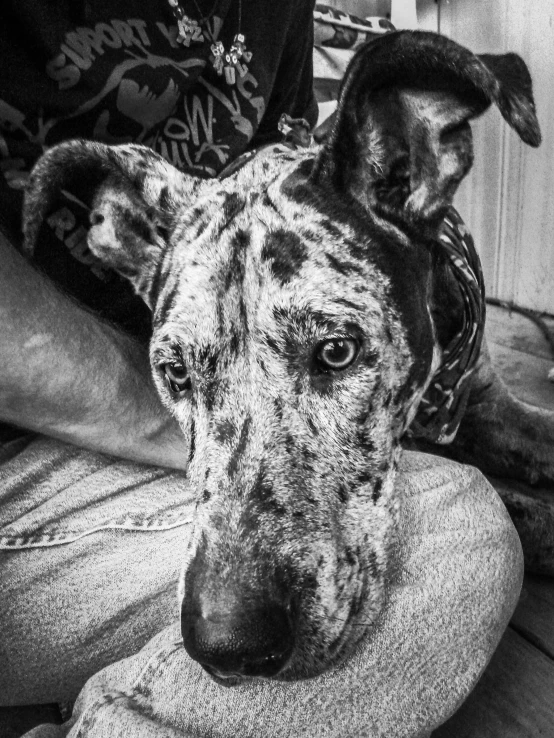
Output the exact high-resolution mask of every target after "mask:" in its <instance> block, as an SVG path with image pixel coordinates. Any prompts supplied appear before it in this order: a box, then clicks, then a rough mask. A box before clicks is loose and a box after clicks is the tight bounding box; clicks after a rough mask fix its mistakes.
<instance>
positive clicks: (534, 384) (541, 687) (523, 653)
mask: <svg viewBox="0 0 554 738" xmlns="http://www.w3.org/2000/svg"><path fill="white" fill-rule="evenodd" d="M487 312H488V317H487V337H488V341H489V348H490V350H491V355H492V357H493V361H494V363H495V364H496V366H497V368H498V369H499V371H500V374H501V375H502V376H503V378H504V380H505V381H506V383H507V384H508V385H509V386H510V388H511V389H512V391H513V392H514V393H515V394H517V395H518V396H519V397H520V398H521V399H523V400H526V401H527V402H530V403H532V404H535V405H540V406H542V407H550V408H552V409H554V383H552V382H549V381H548V379H547V374H548V371H549V369H552V367H554V361H553V360H552V358H551V356H550V352H549V348H548V345H547V344H546V341H545V340H544V338H543V337H542V335H541V333H540V331H539V329H538V328H537V327H536V326H535V325H534V324H533V323H532V322H531V321H529V319H528V318H525V317H523V316H521V315H517V314H515V313H509V312H508V311H507V310H504V309H502V308H497V307H488V308H487ZM549 326H550V328H551V329H552V330H554V320H553V321H550V322H549ZM553 453H554V450H553ZM543 736H544V738H554V579H549V578H547V577H538V576H531V575H526V576H525V581H524V586H523V591H522V593H521V598H520V601H519V605H518V607H517V609H516V611H515V613H514V615H513V617H512V620H511V623H510V626H509V628H508V630H507V631H506V633H505V635H504V637H503V639H502V641H501V643H500V646H499V648H498V650H497V651H496V653H495V655H494V656H493V658H492V661H491V663H490V664H489V666H488V668H487V669H486V671H485V673H484V674H483V676H482V677H481V680H480V681H479V683H478V684H477V686H476V688H475V689H474V691H473V692H472V694H471V695H470V696H469V698H468V700H467V701H466V702H465V703H464V705H462V707H461V708H460V710H459V711H458V712H457V713H456V714H455V715H454V716H453V717H452V718H451V719H450V720H449V721H448V722H447V723H445V724H444V725H443V726H442V727H441V728H440V729H439V730H436V731H435V732H434V733H433V738H542V737H543Z"/></svg>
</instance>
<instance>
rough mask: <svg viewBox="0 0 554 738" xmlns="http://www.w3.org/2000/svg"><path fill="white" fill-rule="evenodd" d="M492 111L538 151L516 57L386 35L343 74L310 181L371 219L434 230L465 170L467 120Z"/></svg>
mask: <svg viewBox="0 0 554 738" xmlns="http://www.w3.org/2000/svg"><path fill="white" fill-rule="evenodd" d="M492 102H494V103H496V105H497V106H498V108H499V109H500V112H501V114H502V116H503V117H504V119H505V120H506V121H507V122H508V123H509V125H510V126H511V127H512V128H514V129H515V130H516V131H517V133H518V134H519V136H520V138H521V139H522V140H523V141H524V142H525V143H527V144H529V145H531V146H538V145H539V143H540V129H539V124H538V121H537V118H536V114H535V105H534V101H533V96H532V88H531V78H530V76H529V72H528V71H527V67H526V66H525V63H524V62H523V61H522V60H521V59H520V57H518V56H517V55H515V54H506V55H502V56H492V55H484V56H480V57H478V56H475V55H474V54H472V53H471V52H470V51H468V50H467V49H465V48H463V47H462V46H459V45H458V44H456V43H455V42H453V41H451V40H450V39H447V38H446V37H444V36H439V35H437V34H434V33H427V32H423V31H402V32H398V33H391V34H387V35H384V36H382V37H380V38H378V39H377V40H375V41H372V42H370V43H368V44H367V45H366V46H364V47H362V48H361V49H360V50H359V51H358V53H357V54H356V56H355V57H354V58H353V60H352V62H351V64H350V66H349V68H348V69H347V71H346V74H345V78H344V80H343V84H342V87H341V93H340V97H339V104H338V108H337V114H336V118H335V122H334V124H333V128H332V130H331V132H330V134H329V137H328V139H327V142H326V144H325V146H324V147H323V149H322V151H321V153H320V155H319V158H318V160H317V161H316V165H315V167H314V170H313V173H312V178H313V179H314V180H315V181H320V182H321V181H322V180H324V181H329V180H330V181H331V183H332V185H333V187H334V188H338V189H339V190H341V191H343V192H349V193H350V194H351V195H352V196H353V197H354V198H355V200H357V201H358V202H359V203H360V204H361V205H362V206H364V207H365V208H366V209H369V210H370V211H372V212H373V213H375V214H376V215H381V216H384V217H388V218H392V219H401V220H402V221H405V222H410V223H413V224H421V223H432V224H433V223H435V222H437V221H438V220H439V219H440V218H441V216H442V214H443V212H444V210H445V209H446V208H447V207H448V206H449V205H450V204H451V202H452V198H453V197H454V193H455V192H456V189H457V187H458V185H459V183H460V181H461V180H462V179H463V177H464V176H465V175H466V174H467V172H468V171H469V169H470V167H471V164H472V161H473V147H472V135H471V129H470V126H469V120H471V119H472V118H475V117H476V116H478V115H480V114H481V113H482V112H484V111H485V110H486V109H487V108H488V107H489V105H490V104H491V103H492Z"/></svg>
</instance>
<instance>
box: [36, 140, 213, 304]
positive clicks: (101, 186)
mask: <svg viewBox="0 0 554 738" xmlns="http://www.w3.org/2000/svg"><path fill="white" fill-rule="evenodd" d="M201 183H202V180H201V179H198V178H196V177H192V176H189V175H185V174H183V173H182V172H180V171H179V170H177V169H176V168H175V167H173V166H172V165H171V164H169V163H168V162H167V161H165V159H163V158H162V157H161V156H159V155H158V154H156V153H155V152H153V151H152V150H151V149H149V148H147V147H146V146H136V145H131V144H129V145H121V146H107V145H105V144H99V143H94V142H92V141H84V140H74V141H68V142H66V143H63V144H59V145H58V146H53V147H52V148H51V149H49V150H48V151H47V152H46V153H45V154H44V155H43V156H42V157H41V158H40V159H39V160H38V162H37V164H36V166H35V168H34V169H33V171H32V172H31V176H30V178H29V183H28V185H27V189H26V192H25V202H24V207H23V234H24V245H23V247H24V250H25V251H27V252H28V253H32V250H33V248H34V245H35V242H36V240H37V238H38V235H39V231H40V228H41V226H42V222H43V220H44V218H45V217H47V216H48V213H49V212H51V210H52V208H53V206H54V205H55V204H56V202H57V200H58V198H59V197H60V193H62V192H67V193H70V195H71V197H73V198H76V199H77V200H78V201H79V202H81V203H82V204H84V205H85V206H86V207H88V208H89V209H90V230H89V232H88V240H87V242H88V246H89V248H90V250H91V251H92V252H93V253H94V254H95V255H96V256H97V257H98V258H99V259H100V260H101V261H102V263H103V264H105V265H106V266H108V267H110V268H111V269H113V270H115V271H116V272H118V273H119V274H121V275H122V276H123V277H125V278H126V279H128V280H129V281H130V282H131V283H132V285H133V287H134V288H135V291H136V292H137V294H138V295H140V296H141V297H142V298H143V300H144V301H145V302H146V304H147V305H148V306H149V307H152V304H153V301H154V300H155V295H153V294H152V286H153V285H154V284H155V283H156V280H155V279H154V275H155V272H156V269H157V266H158V263H159V262H160V260H161V257H162V254H163V253H164V251H165V249H166V247H167V242H168V238H169V234H170V232H171V230H172V228H173V224H174V220H175V215H176V213H177V212H178V211H179V209H180V208H182V207H183V205H185V204H187V203H190V202H191V200H192V199H194V196H195V193H196V191H197V190H198V188H199V187H200V186H201Z"/></svg>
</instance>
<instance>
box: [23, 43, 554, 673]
mask: <svg viewBox="0 0 554 738" xmlns="http://www.w3.org/2000/svg"><path fill="white" fill-rule="evenodd" d="M491 102H494V103H495V104H497V105H498V107H499V108H500V110H501V113H502V115H503V116H504V118H505V119H506V121H507V122H508V124H509V125H510V126H511V127H512V128H514V129H515V131H516V132H517V133H518V134H519V136H520V137H521V138H522V139H523V140H524V141H525V142H527V143H529V144H531V145H538V143H539V141H540V134H539V129H538V124H537V120H536V117H535V110H534V103H533V98H532V94H531V82H530V78H529V74H528V72H527V69H526V67H525V65H524V63H523V62H522V60H521V59H519V57H516V56H515V55H505V56H503V57H492V56H486V57H477V56H474V55H473V54H472V53H471V52H469V51H467V50H466V49H463V48H461V47H459V46H458V45H456V44H454V43H453V42H452V41H449V40H447V39H445V38H442V37H439V36H436V35H434V34H429V33H421V32H419V33H418V32H402V33H397V34H391V35H389V36H384V37H383V38H381V39H379V40H378V41H375V42H372V43H371V44H369V45H367V46H366V47H364V48H362V49H361V50H360V51H359V52H358V53H357V55H356V57H355V58H354V60H353V62H352V64H351V66H350V68H349V70H348V72H347V74H346V77H345V80H344V83H343V87H342V92H341V98H340V103H339V108H338V114H337V117H336V119H335V123H334V127H333V128H332V130H331V132H330V134H329V136H328V137H327V139H326V141H325V142H324V144H323V145H322V146H320V147H313V148H309V149H305V150H298V151H292V150H291V151H289V152H280V153H274V152H272V151H271V150H267V151H265V152H262V153H260V154H259V155H258V156H257V157H255V158H254V159H253V160H251V161H250V162H249V163H248V164H246V165H245V166H244V167H243V168H242V169H240V170H238V172H236V173H235V174H234V175H232V176H230V177H229V178H228V179H225V180H223V181H218V180H210V181H205V180H200V179H196V178H194V177H191V176H188V175H186V174H183V173H181V172H179V171H177V170H176V169H174V168H173V167H172V166H170V165H169V164H168V163H166V162H165V161H164V160H163V159H161V158H160V157H158V156H157V155H156V154H154V153H153V152H152V151H150V150H149V149H147V148H145V147H142V146H133V145H125V146H118V147H109V146H105V145H102V144H98V143H91V142H86V141H74V142H69V143H66V144H62V145H60V146H57V147H54V148H53V149H51V150H50V151H48V152H47V153H46V154H45V155H44V157H43V158H42V159H41V160H40V161H39V163H38V164H37V166H36V169H35V171H34V173H33V175H32V178H31V182H30V186H29V189H28V193H27V201H26V209H25V219H24V222H25V234H26V248H27V250H28V252H29V253H32V249H33V243H34V240H35V238H36V234H37V232H38V229H39V227H40V224H41V222H42V220H43V219H44V217H45V216H46V215H47V213H48V209H49V207H50V204H51V202H52V201H53V198H54V197H55V195H56V191H57V190H59V188H61V187H65V186H67V185H68V183H71V181H75V180H76V179H79V178H80V177H83V175H86V177H87V179H88V181H89V182H93V183H94V187H93V190H94V193H93V196H92V199H91V202H90V207H91V211H92V215H91V228H90V232H89V247H90V249H91V250H92V251H93V252H94V254H96V255H97V256H98V257H99V258H100V259H101V260H102V261H103V262H104V264H106V265H107V266H108V267H110V268H112V269H114V270H115V271H117V272H119V273H120V274H121V275H123V276H124V277H126V278H127V279H129V280H130V281H131V283H132V284H133V286H134V288H135V290H136V292H137V294H138V295H140V296H141V297H142V298H143V300H144V301H145V302H146V304H147V305H148V306H149V308H150V309H151V311H152V337H151V342H150V358H151V364H152V374H153V378H154V381H155V383H156V386H157V388H158V391H159V394H160V397H161V399H162V401H163V403H164V404H165V405H166V407H167V408H168V410H169V412H171V413H173V415H174V416H175V417H176V418H177V420H178V421H179V423H180V425H181V427H182V429H183V434H184V438H185V439H186V445H187V451H186V452H187V454H188V456H189V466H188V473H187V477H186V484H188V485H191V486H192V487H193V488H194V490H195V492H196V497H197V511H196V519H195V524H194V531H193V534H192V536H191V539H190V546H189V552H188V556H187V561H185V562H183V575H182V578H181V584H180V588H179V596H180V598H181V599H183V598H185V599H186V597H187V588H193V589H195V590H198V589H201V593H202V594H201V596H202V598H203V603H204V605H205V606H206V607H215V608H217V607H219V608H225V606H226V603H227V602H232V603H233V607H237V601H238V603H239V604H238V606H239V607H240V606H242V607H244V608H246V609H248V608H249V607H252V606H253V605H252V603H259V602H266V601H274V600H279V601H280V602H282V603H285V607H286V608H287V610H288V611H289V612H290V617H291V618H292V620H293V622H294V647H293V650H292V653H291V655H290V658H289V659H288V661H287V663H286V666H285V667H284V668H283V669H281V671H280V672H279V674H278V678H283V679H290V678H298V677H304V676H309V675H313V674H315V673H318V672H320V671H322V670H323V669H325V668H326V667H328V666H329V665H330V664H332V663H334V662H335V661H336V660H337V659H340V658H341V657H344V656H345V655H346V654H347V653H348V652H349V651H350V650H351V649H352V647H353V645H354V644H355V643H356V641H357V640H358V639H359V638H360V637H361V636H362V635H363V634H364V633H365V632H366V631H367V629H368V628H369V627H370V625H371V623H373V622H375V620H376V619H377V618H378V616H379V613H380V612H381V611H382V608H383V604H384V601H385V596H386V580H387V567H388V565H389V560H390V551H391V547H392V546H394V541H395V534H396V533H395V531H396V521H397V516H398V511H399V505H400V503H401V500H399V499H398V496H397V494H396V492H395V484H394V477H395V469H396V466H397V463H398V460H399V456H400V454H401V452H402V441H403V439H404V438H405V436H406V431H407V430H408V428H409V426H410V422H411V420H412V419H413V417H414V414H415V412H416V410H417V406H418V402H419V400H420V398H421V397H422V395H423V393H424V391H425V389H426V387H427V386H428V384H429V382H430V381H431V379H432V377H433V373H434V371H435V370H436V368H437V366H438V365H439V363H440V358H441V347H443V346H444V345H446V343H447V342H448V340H449V338H450V337H451V336H452V335H454V333H455V331H456V329H457V326H458V321H459V314H460V299H459V294H458V293H457V287H456V285H455V284H454V283H453V282H451V281H450V279H449V276H448V271H447V269H446V267H445V265H444V263H443V260H442V259H441V255H440V252H439V251H438V250H437V246H436V241H435V238H434V236H435V235H436V231H437V227H438V224H439V222H440V219H441V217H442V215H443V213H444V212H445V209H446V208H447V207H448V206H449V204H450V203H451V201H452V197H453V195H454V192H455V190H456V187H457V185H458V184H459V182H460V181H461V179H462V178H463V176H464V175H465V174H466V173H467V171H468V169H469V167H470V166H471V162H472V147H471V131H470V128H469V124H468V121H469V120H470V119H471V118H474V117H475V116H477V115H479V114H480V113H482V112H483V111H484V110H485V109H486V108H487V107H488V106H489V104H490V103H491ZM340 337H348V338H350V339H353V340H354V341H355V342H356V345H357V346H358V347H359V352H358V355H357V358H356V360H355V361H354V363H353V364H352V365H351V366H349V367H348V368H347V369H345V370H344V371H331V370H327V369H325V368H323V367H322V366H321V365H320V364H319V363H318V361H317V350H318V346H320V345H321V343H322V342H324V341H326V340H329V339H333V338H340ZM175 361H177V362H182V364H183V365H184V366H186V369H187V371H188V377H189V381H188V384H187V385H186V388H185V391H183V392H179V393H175V392H174V391H172V390H171V387H170V386H169V385H168V383H167V381H165V379H164V367H165V366H166V365H167V364H168V363H171V362H175ZM453 449H454V452H455V454H457V455H458V457H459V458H463V459H464V460H468V461H471V462H472V463H475V464H477V465H480V466H481V468H483V469H485V470H489V471H493V472H495V473H497V474H505V475H511V476H519V477H522V478H523V479H525V480H527V481H532V482H536V481H541V482H546V483H552V482H553V481H554V418H553V416H552V414H548V413H546V412H542V411H539V410H537V409H532V408H529V407H526V406H523V405H522V404H521V403H517V402H516V401H515V400H513V398H511V396H509V395H508V393H507V392H506V391H505V389H504V388H503V387H502V386H501V385H500V383H499V381H498V380H497V378H496V376H495V375H494V374H493V373H492V370H491V368H490V363H488V361H487V360H486V355H485V354H484V358H483V361H482V363H481V365H480V367H479V369H478V370H477V371H476V372H475V375H474V391H473V393H472V396H471V398H470V401H469V407H468V415H467V421H464V423H463V424H462V427H461V429H460V433H459V437H458V440H457V442H455V443H454V445H453ZM545 540H546V539H545ZM544 545H546V544H544V541H542V542H541V541H537V542H536V547H537V550H539V549H540V550H541V551H542V549H541V546H543V548H544ZM545 556H546V558H548V555H547V553H546V554H545ZM539 558H540V555H539ZM553 558H554V557H553Z"/></svg>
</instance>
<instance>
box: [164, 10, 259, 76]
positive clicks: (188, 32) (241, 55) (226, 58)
mask: <svg viewBox="0 0 554 738" xmlns="http://www.w3.org/2000/svg"><path fill="white" fill-rule="evenodd" d="M167 2H168V3H169V7H170V8H171V10H172V12H173V15H174V17H175V20H176V21H177V41H178V43H182V44H183V46H187V47H188V46H190V45H191V43H204V42H205V41H206V38H207V40H208V41H211V46H210V51H211V52H212V53H211V55H210V62H211V63H212V66H213V68H214V69H215V71H216V72H217V73H218V74H219V75H225V81H226V82H227V84H229V85H234V84H235V82H236V80H237V73H238V75H239V77H244V76H245V75H246V73H247V72H248V67H247V66H246V64H247V63H249V62H250V60H251V59H252V52H251V51H248V50H247V49H246V41H245V37H244V34H243V33H241V28H242V0H238V2H239V28H238V33H236V34H235V36H234V38H233V43H232V45H231V47H230V48H229V50H227V49H225V46H224V45H223V43H222V42H221V41H216V39H215V38H214V37H213V35H212V33H211V31H210V29H209V27H208V25H207V23H208V21H209V20H210V19H211V17H212V16H213V14H214V12H215V9H216V7H217V5H218V2H219V0H215V3H214V6H213V7H212V9H211V11H210V12H209V13H208V15H207V16H204V17H202V11H201V10H200V8H199V6H198V3H197V1H196V0H192V2H193V3H194V6H195V8H196V10H197V11H198V15H199V16H200V20H196V19H195V18H191V17H190V16H188V15H187V14H186V13H185V11H184V10H183V8H182V6H181V4H180V2H179V0H167Z"/></svg>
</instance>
